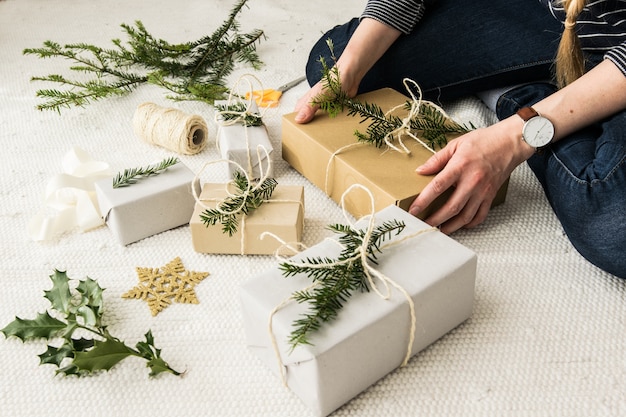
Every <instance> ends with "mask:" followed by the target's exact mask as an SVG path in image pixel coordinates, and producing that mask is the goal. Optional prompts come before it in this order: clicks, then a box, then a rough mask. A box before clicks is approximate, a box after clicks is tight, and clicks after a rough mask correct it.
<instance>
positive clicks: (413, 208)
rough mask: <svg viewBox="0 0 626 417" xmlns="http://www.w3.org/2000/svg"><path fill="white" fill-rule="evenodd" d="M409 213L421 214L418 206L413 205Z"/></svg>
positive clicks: (413, 214)
mask: <svg viewBox="0 0 626 417" xmlns="http://www.w3.org/2000/svg"><path fill="white" fill-rule="evenodd" d="M409 214H410V215H412V216H415V217H417V215H418V214H420V209H419V208H417V207H411V208H410V209H409Z"/></svg>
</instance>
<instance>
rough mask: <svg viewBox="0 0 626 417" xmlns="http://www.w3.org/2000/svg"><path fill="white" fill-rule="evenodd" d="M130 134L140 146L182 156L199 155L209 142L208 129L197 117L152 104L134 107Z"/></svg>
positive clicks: (200, 118) (202, 120) (199, 117)
mask: <svg viewBox="0 0 626 417" xmlns="http://www.w3.org/2000/svg"><path fill="white" fill-rule="evenodd" d="M133 130H134V132H135V135H136V136H137V137H139V138H140V139H141V140H143V141H144V142H147V143H150V144H154V145H158V146H162V147H164V148H166V149H169V150H171V151H174V152H177V153H180V154H185V155H193V154H196V153H198V152H200V151H202V149H204V147H205V146H206V144H207V140H208V138H209V129H208V127H207V124H206V122H205V121H204V119H203V118H202V117H201V116H198V115H195V114H188V113H185V112H183V111H181V110H178V109H175V108H171V107H161V106H159V105H157V104H154V103H142V104H140V105H139V106H138V107H137V110H135V114H134V116H133Z"/></svg>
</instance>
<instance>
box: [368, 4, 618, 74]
mask: <svg viewBox="0 0 626 417" xmlns="http://www.w3.org/2000/svg"><path fill="white" fill-rule="evenodd" d="M539 1H540V2H541V3H542V4H543V5H544V6H546V7H547V8H548V9H549V10H550V13H552V15H553V16H554V17H555V18H556V19H558V20H559V21H561V22H564V20H565V14H564V12H563V7H562V6H560V5H559V1H558V0H539ZM424 3H425V0H368V2H367V5H366V6H365V10H364V11H363V14H362V15H361V18H365V17H367V18H371V19H375V20H378V21H379V22H382V23H384V24H386V25H388V26H391V27H393V28H395V29H397V30H399V31H400V32H402V33H404V34H408V33H410V32H411V30H413V27H415V25H416V24H417V22H419V20H420V19H421V18H422V16H423V15H424V13H425V9H426V8H425V5H424ZM576 31H577V33H578V36H579V39H580V43H581V46H582V48H583V51H585V52H586V53H593V54H603V56H604V58H606V59H609V60H611V61H612V62H613V63H614V64H615V65H617V67H618V68H619V69H620V70H621V71H622V73H623V74H624V75H626V0H590V1H589V2H588V4H587V6H586V7H585V9H584V10H583V12H582V13H581V15H580V16H579V17H578V21H577V24H576Z"/></svg>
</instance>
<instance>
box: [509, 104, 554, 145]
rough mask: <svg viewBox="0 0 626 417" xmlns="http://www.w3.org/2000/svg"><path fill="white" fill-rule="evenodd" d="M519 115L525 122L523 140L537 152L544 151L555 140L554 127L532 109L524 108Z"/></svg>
mask: <svg viewBox="0 0 626 417" xmlns="http://www.w3.org/2000/svg"><path fill="white" fill-rule="evenodd" d="M517 115H518V116H519V117H521V118H522V120H523V121H524V127H523V128H522V139H524V141H525V142H526V143H528V144H529V145H530V146H532V147H533V148H535V150H536V151H537V152H541V151H542V150H544V149H545V148H546V147H547V146H548V145H549V144H550V143H551V142H552V139H553V138H554V125H553V124H552V122H551V121H550V120H548V119H546V118H545V117H543V116H541V115H540V114H539V113H537V111H536V110H535V109H533V108H532V107H522V108H521V109H519V111H518V112H517Z"/></svg>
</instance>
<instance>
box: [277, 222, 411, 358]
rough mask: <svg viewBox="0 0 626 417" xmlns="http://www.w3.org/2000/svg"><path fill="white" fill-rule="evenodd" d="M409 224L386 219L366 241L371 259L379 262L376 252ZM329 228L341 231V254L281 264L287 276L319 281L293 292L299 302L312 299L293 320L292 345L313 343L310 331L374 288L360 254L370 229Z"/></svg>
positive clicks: (373, 262) (338, 225)
mask: <svg viewBox="0 0 626 417" xmlns="http://www.w3.org/2000/svg"><path fill="white" fill-rule="evenodd" d="M405 227H406V225H405V223H404V222H402V221H398V220H391V221H386V222H384V223H383V224H381V225H379V226H377V227H375V228H374V230H372V233H371V235H370V237H369V240H368V242H365V243H366V253H367V260H368V261H369V262H371V263H372V264H375V265H376V264H377V263H378V262H377V256H376V255H377V254H378V253H381V252H382V243H383V242H384V241H385V240H387V239H390V238H391V237H392V236H394V235H398V234H400V233H401V232H402V231H403V230H404V228H405ZM328 228H329V229H330V230H332V231H333V232H334V233H337V234H339V235H340V237H339V243H340V244H341V245H342V247H343V250H342V251H341V253H340V254H339V256H338V257H337V258H330V257H313V258H308V257H307V258H306V259H304V260H303V261H302V262H300V263H298V262H283V263H281V264H280V265H279V269H280V270H281V271H282V274H283V276H285V277H291V276H295V275H298V274H305V275H306V276H307V277H308V278H310V279H311V280H312V281H313V283H316V284H317V285H312V286H311V287H310V288H308V289H305V290H301V291H296V292H295V293H294V294H292V298H293V299H294V300H295V301H296V302H298V303H300V304H302V303H308V304H309V306H310V308H309V310H308V311H307V312H306V313H303V315H302V316H301V317H300V318H298V319H296V320H295V321H294V322H293V327H294V329H293V330H292V332H291V334H290V336H289V345H290V346H291V348H292V349H295V348H296V347H297V346H298V345H301V344H304V345H310V344H312V343H311V342H310V340H309V336H310V334H311V333H313V332H316V331H318V330H319V329H320V328H321V327H322V325H323V324H325V323H328V322H331V321H333V320H335V319H336V318H337V317H338V315H339V312H340V310H341V309H342V308H343V306H344V304H345V303H346V302H347V301H348V299H349V298H350V297H351V296H352V295H353V294H354V293H355V292H357V291H361V292H366V291H369V290H370V287H369V284H368V278H367V273H366V265H364V264H363V262H362V259H361V256H360V248H361V247H363V244H364V241H363V239H364V238H365V236H366V232H365V231H364V230H355V229H353V228H351V227H350V226H348V225H343V224H334V225H329V226H328Z"/></svg>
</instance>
